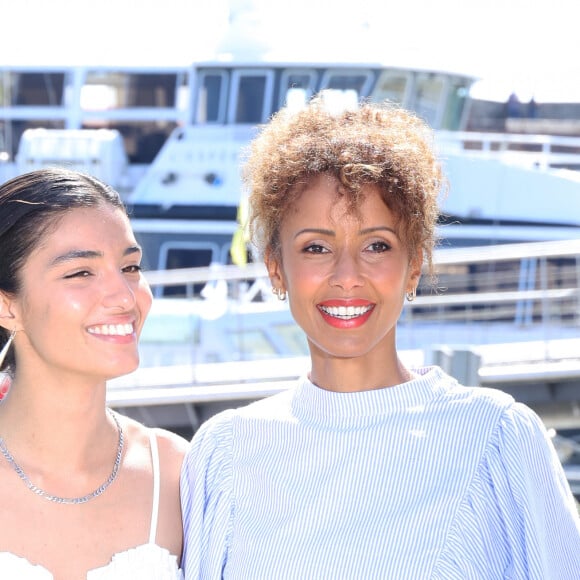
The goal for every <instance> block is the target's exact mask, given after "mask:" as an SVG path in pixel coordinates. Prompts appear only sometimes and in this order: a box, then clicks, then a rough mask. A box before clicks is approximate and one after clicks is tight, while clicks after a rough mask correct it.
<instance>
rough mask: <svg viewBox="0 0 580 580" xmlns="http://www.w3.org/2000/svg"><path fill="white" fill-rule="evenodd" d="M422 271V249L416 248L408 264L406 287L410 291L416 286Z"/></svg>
mask: <svg viewBox="0 0 580 580" xmlns="http://www.w3.org/2000/svg"><path fill="white" fill-rule="evenodd" d="M422 271H423V250H422V249H420V248H419V249H418V250H417V251H416V252H415V253H414V255H413V257H412V258H411V262H410V264H409V280H408V283H409V288H408V289H407V291H408V292H410V291H411V290H413V289H416V288H417V285H418V284H419V280H420V279H421V272H422Z"/></svg>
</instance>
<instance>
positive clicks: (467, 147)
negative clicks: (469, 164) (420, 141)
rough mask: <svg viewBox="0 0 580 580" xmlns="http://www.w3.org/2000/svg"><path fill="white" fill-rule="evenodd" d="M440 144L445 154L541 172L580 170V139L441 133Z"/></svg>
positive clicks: (455, 132)
mask: <svg viewBox="0 0 580 580" xmlns="http://www.w3.org/2000/svg"><path fill="white" fill-rule="evenodd" d="M437 140H438V143H439V144H440V146H441V148H442V149H443V150H444V151H454V152H465V153H469V154H470V155H473V156H480V157H488V158H489V157H493V158H498V159H501V160H502V161H506V162H509V163H513V164H516V165H525V166H527V167H537V168H540V169H548V168H566V169H572V170H580V137H564V136H555V135H529V134H512V133H483V132H472V131H461V132H458V131H439V132H438V133H437Z"/></svg>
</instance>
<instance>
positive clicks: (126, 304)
mask: <svg viewBox="0 0 580 580" xmlns="http://www.w3.org/2000/svg"><path fill="white" fill-rule="evenodd" d="M103 285H104V289H103V291H104V300H103V302H104V304H105V305H106V306H107V307H109V308H114V307H119V308H122V309H123V310H127V309H129V308H132V307H133V306H134V305H135V292H134V290H133V288H132V285H131V283H130V282H129V281H128V280H127V279H126V278H125V276H123V274H122V273H119V274H118V275H115V274H111V275H110V276H107V279H106V280H105V281H104V282H103Z"/></svg>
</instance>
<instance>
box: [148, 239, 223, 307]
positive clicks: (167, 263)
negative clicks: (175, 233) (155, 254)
mask: <svg viewBox="0 0 580 580" xmlns="http://www.w3.org/2000/svg"><path fill="white" fill-rule="evenodd" d="M219 256H220V247H219V246H218V245H217V244H213V243H203V242H201V243H200V242H167V243H164V244H162V245H161V248H160V250H159V266H158V269H159V270H175V269H180V268H201V267H206V266H209V265H210V264H212V263H214V262H217V261H218V258H219ZM204 286H205V283H204V282H202V283H199V284H193V285H190V287H189V288H188V287H187V286H186V285H185V284H184V285H176V286H167V287H164V288H163V287H158V288H156V289H155V292H154V294H155V296H199V295H200V293H201V291H202V290H203V287H204Z"/></svg>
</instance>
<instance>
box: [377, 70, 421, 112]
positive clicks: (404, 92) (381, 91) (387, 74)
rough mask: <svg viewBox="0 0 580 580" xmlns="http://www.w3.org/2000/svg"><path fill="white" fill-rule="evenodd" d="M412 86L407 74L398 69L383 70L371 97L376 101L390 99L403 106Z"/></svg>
mask: <svg viewBox="0 0 580 580" xmlns="http://www.w3.org/2000/svg"><path fill="white" fill-rule="evenodd" d="M411 86H412V82H411V77H410V75H409V74H405V73H401V72H399V71H389V70H387V71H383V72H382V73H381V76H380V77H379V80H378V81H377V84H376V85H375V88H374V89H373V92H372V94H371V98H372V100H373V101H374V102H376V103H381V102H383V101H391V102H393V103H398V104H399V105H403V106H405V104H406V102H407V101H408V99H409V95H408V93H409V90H410V88H411Z"/></svg>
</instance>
